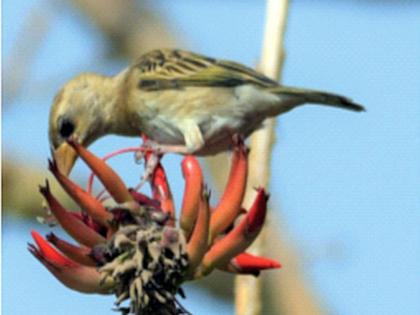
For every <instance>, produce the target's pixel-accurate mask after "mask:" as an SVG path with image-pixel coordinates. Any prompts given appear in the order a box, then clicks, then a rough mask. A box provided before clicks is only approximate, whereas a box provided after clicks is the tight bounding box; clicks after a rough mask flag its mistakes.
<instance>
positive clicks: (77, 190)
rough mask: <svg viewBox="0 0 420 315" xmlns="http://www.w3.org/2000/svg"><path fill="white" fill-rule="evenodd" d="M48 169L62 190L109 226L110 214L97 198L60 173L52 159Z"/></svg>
mask: <svg viewBox="0 0 420 315" xmlns="http://www.w3.org/2000/svg"><path fill="white" fill-rule="evenodd" d="M49 169H50V171H51V173H53V175H54V176H55V178H56V179H57V180H58V181H59V183H60V184H61V186H62V187H63V188H64V190H65V191H66V192H67V193H68V194H69V195H70V197H71V198H73V200H74V201H75V202H76V203H77V204H78V205H79V206H80V207H81V208H82V209H83V210H85V211H86V212H87V214H88V215H89V216H91V217H92V218H93V219H95V220H96V221H98V222H99V223H101V224H103V225H105V226H107V227H109V222H110V221H112V214H111V213H109V212H108V211H107V210H106V209H105V207H104V206H103V205H102V204H101V203H100V202H99V201H98V200H96V199H95V198H94V197H93V196H92V195H90V194H88V193H87V192H86V191H84V190H83V189H82V188H81V187H80V186H78V185H77V184H76V183H74V182H73V181H72V180H71V179H69V178H68V177H67V176H65V175H63V174H62V173H60V171H59V170H58V168H57V166H56V164H55V162H54V161H49Z"/></svg>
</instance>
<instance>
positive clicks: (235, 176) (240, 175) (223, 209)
mask: <svg viewBox="0 0 420 315" xmlns="http://www.w3.org/2000/svg"><path fill="white" fill-rule="evenodd" d="M247 176H248V149H247V148H246V147H245V146H244V145H243V144H242V145H239V146H238V147H236V148H235V150H234V151H233V155H232V165H231V169H230V175H229V180H228V183H227V184H226V187H225V191H224V193H223V196H222V198H221V200H220V202H219V204H218V205H217V207H216V208H215V210H214V212H213V213H212V216H211V223H210V240H211V241H213V240H214V239H215V238H216V237H217V235H218V234H219V233H221V232H223V231H224V230H225V229H226V228H228V227H229V225H231V224H232V223H233V221H234V220H235V219H236V218H237V217H238V215H239V214H240V212H241V203H242V200H243V197H244V194H245V188H246V180H247Z"/></svg>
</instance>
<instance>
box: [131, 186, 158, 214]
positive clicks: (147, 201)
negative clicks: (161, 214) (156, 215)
mask: <svg viewBox="0 0 420 315" xmlns="http://www.w3.org/2000/svg"><path fill="white" fill-rule="evenodd" d="M128 191H129V192H130V194H131V195H132V196H133V198H134V199H135V200H136V201H137V202H138V203H139V204H141V205H145V206H150V207H153V208H155V209H160V208H161V207H160V202H159V201H157V200H155V199H152V198H150V197H148V196H146V195H145V194H142V193H140V192H138V191H135V190H134V189H131V188H130V189H129V190H128Z"/></svg>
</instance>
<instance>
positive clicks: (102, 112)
mask: <svg viewBox="0 0 420 315" xmlns="http://www.w3.org/2000/svg"><path fill="white" fill-rule="evenodd" d="M306 103H316V104H323V105H329V106H333V107H338V108H343V109H347V110H351V111H355V112H361V111H364V107H363V106H362V105H359V104H357V103H355V102H353V101H352V100H351V99H349V98H347V97H344V96H341V95H337V94H333V93H327V92H321V91H317V90H310V89H304V88H295V87H287V86H283V85H280V84H279V83H278V82H276V81H274V80H272V79H270V78H268V77H266V76H265V75H263V74H261V73H259V72H257V71H256V70H253V69H252V68H249V67H247V66H244V65H241V64H239V63H236V62H233V61H227V60H222V59H215V58H210V57H207V56H204V55H201V54H198V53H193V52H189V51H185V50H181V49H157V50H153V51H151V52H148V53H146V54H144V55H142V56H141V57H140V58H138V59H137V60H136V61H135V62H134V63H133V64H132V65H130V66H129V67H127V68H126V69H124V70H122V71H121V72H120V73H118V74H116V75H115V76H104V75H100V74H96V73H83V74H80V75H78V76H76V77H75V78H73V79H71V80H70V81H69V82H67V83H66V84H65V85H64V86H63V87H62V88H61V89H60V91H59V92H58V93H57V95H56V96H55V98H54V101H53V104H52V107H51V110H50V116H49V141H50V146H51V149H52V152H53V156H54V158H55V159H56V161H57V164H58V166H59V168H60V170H61V171H62V172H63V173H64V174H69V173H70V171H71V169H72V167H73V165H74V162H75V160H76V158H77V155H76V152H75V151H74V149H73V148H72V147H71V146H70V145H69V144H68V142H67V140H68V139H69V138H70V137H71V138H72V139H74V140H76V141H78V142H79V143H81V144H82V145H84V146H89V145H90V144H91V143H93V142H94V141H95V140H97V139H99V138H101V137H103V136H105V135H109V134H117V135H123V136H140V135H142V136H145V137H146V138H147V139H149V140H148V141H150V142H149V146H150V147H151V148H153V149H155V150H157V151H159V152H160V153H166V152H174V153H180V154H185V155H186V154H194V155H197V156H205V155H214V154H217V153H219V152H223V151H226V150H229V149H230V148H231V147H232V145H233V143H234V140H233V139H234V138H235V135H240V136H241V137H243V138H246V137H248V136H249V135H250V134H251V133H252V132H253V131H255V130H257V129H259V128H261V126H262V125H263V122H264V120H265V119H266V118H269V117H274V116H277V115H280V114H283V113H286V112H288V111H290V110H291V109H293V108H295V107H297V106H299V105H302V104H306Z"/></svg>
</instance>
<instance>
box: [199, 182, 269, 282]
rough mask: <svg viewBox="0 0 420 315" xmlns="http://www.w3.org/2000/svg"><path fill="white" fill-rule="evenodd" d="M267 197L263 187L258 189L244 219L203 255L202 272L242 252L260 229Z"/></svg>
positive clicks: (265, 210)
mask: <svg viewBox="0 0 420 315" xmlns="http://www.w3.org/2000/svg"><path fill="white" fill-rule="evenodd" d="M267 199H268V196H267V195H266V194H265V191H264V189H262V188H260V189H258V193H257V196H256V198H255V200H254V203H253V205H252V207H251V209H250V210H249V212H248V214H247V215H246V216H245V218H244V219H242V221H241V222H240V223H239V224H238V225H237V226H236V227H235V228H234V229H233V230H232V231H230V232H229V233H228V234H227V235H226V236H225V237H223V238H222V239H220V241H218V242H216V243H215V244H214V245H213V247H212V248H211V249H210V250H209V251H208V252H207V254H206V255H205V256H204V259H203V263H202V268H201V269H202V270H201V273H202V274H207V273H208V272H210V271H211V270H212V269H213V268H215V267H221V266H225V265H226V264H228V262H229V261H230V260H231V259H232V258H233V257H235V256H236V255H238V254H239V253H241V252H243V251H244V250H245V249H246V248H248V246H249V245H251V244H252V242H253V241H254V240H255V238H256V237H257V236H258V234H259V232H260V231H261V228H262V225H263V223H264V219H265V215H266V212H267Z"/></svg>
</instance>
